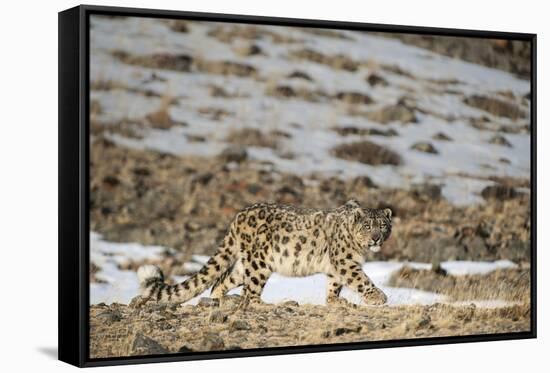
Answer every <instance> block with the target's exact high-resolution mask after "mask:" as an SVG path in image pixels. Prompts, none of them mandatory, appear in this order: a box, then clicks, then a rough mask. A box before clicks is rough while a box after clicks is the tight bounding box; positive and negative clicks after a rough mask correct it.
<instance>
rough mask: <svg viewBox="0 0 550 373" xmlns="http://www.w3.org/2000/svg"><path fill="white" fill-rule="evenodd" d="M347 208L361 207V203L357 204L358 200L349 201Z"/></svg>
mask: <svg viewBox="0 0 550 373" xmlns="http://www.w3.org/2000/svg"><path fill="white" fill-rule="evenodd" d="M346 206H348V207H361V206H360V205H359V202H357V200H356V199H350V200H349V201H347V202H346Z"/></svg>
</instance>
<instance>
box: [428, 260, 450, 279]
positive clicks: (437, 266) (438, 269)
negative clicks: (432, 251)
mask: <svg viewBox="0 0 550 373" xmlns="http://www.w3.org/2000/svg"><path fill="white" fill-rule="evenodd" d="M432 271H433V272H434V273H436V274H438V275H441V276H447V271H446V270H445V269H444V268H443V267H441V262H440V261H439V260H434V261H432Z"/></svg>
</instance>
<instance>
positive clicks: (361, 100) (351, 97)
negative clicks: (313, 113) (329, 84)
mask: <svg viewBox="0 0 550 373" xmlns="http://www.w3.org/2000/svg"><path fill="white" fill-rule="evenodd" d="M334 98H335V99H337V100H339V101H343V102H346V103H348V104H363V105H369V104H372V103H373V102H374V100H373V99H372V98H370V96H368V95H366V94H364V93H361V92H355V91H342V92H338V93H336V95H335V96H334Z"/></svg>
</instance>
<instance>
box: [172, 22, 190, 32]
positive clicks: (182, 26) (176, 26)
mask: <svg viewBox="0 0 550 373" xmlns="http://www.w3.org/2000/svg"><path fill="white" fill-rule="evenodd" d="M170 29H171V30H172V31H175V32H182V33H187V32H189V26H188V25H187V21H184V20H182V19H174V20H171V21H170Z"/></svg>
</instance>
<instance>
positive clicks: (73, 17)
mask: <svg viewBox="0 0 550 373" xmlns="http://www.w3.org/2000/svg"><path fill="white" fill-rule="evenodd" d="M93 14H100V15H123V16H144V17H154V18H170V19H187V20H201V21H218V22H238V23H250V24H265V25H280V26H299V27H316V28H330V29H346V30H360V31H379V32H383V31H391V32H399V33H415V34H430V35H441V36H467V37H473V38H498V39H510V40H522V41H528V42H530V43H531V46H532V57H531V58H532V59H531V113H530V120H531V222H532V224H531V229H532V230H531V232H532V236H531V260H532V263H531V301H532V303H531V330H530V331H529V332H520V333H503V334H484V335H468V336H453V337H437V338H420V339H408V340H391V341H373V342H361V343H346V344H330V345H314V346H300V347H279V348H265V349H250V350H236V351H222V352H193V353H185V354H178V353H174V354H170V355H160V356H143V357H127V356H126V357H120V358H107V359H90V358H89V353H88V352H89V314H88V313H89V274H88V266H89V234H90V232H89V180H90V177H89V115H88V114H89V104H88V103H89V86H90V79H89V57H90V56H89V17H90V15H93ZM536 41H537V36H536V34H528V33H510V32H497V31H480V30H460V29H448V28H433V27H417V26H398V25H383V24H369V23H356V22H342V21H327V20H310V19H293V18H276V17H263V16H262V17H260V16H243V15H230V14H214V13H198V12H183V11H171V10H158V9H137V8H122V7H106V6H90V5H81V6H77V7H74V8H71V9H68V10H65V11H62V12H60V13H59V39H58V47H59V70H58V79H59V102H58V104H59V127H58V130H59V248H58V249H59V252H58V255H59V258H58V260H59V273H58V276H59V278H58V281H59V289H58V290H59V334H58V338H59V339H58V340H59V360H61V361H64V362H67V363H69V364H72V365H76V366H79V367H93V366H105V365H122V364H135V363H151V362H172V361H184V360H197V359H219V358H233V357H248V356H259V355H283V354H295V353H306V352H307V353H312V352H326V351H340V350H357V349H371V348H387V347H401V346H420V345H435V344H449V343H464V342H482V341H497V340H512V339H526V338H536V335H537V314H536V310H537V297H536V289H537V286H536V273H537V257H536V244H537V240H536V237H537V225H536V216H537V214H536V212H537V211H536V196H537V194H536V185H537V178H536V169H537V167H536V161H537V159H536V137H537V131H536V128H537V127H536V119H537V117H536V110H537V86H536V84H537V74H536V60H537V58H536Z"/></svg>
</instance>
